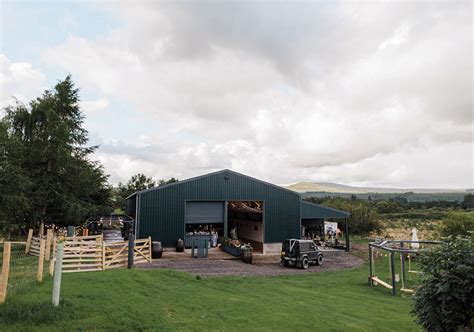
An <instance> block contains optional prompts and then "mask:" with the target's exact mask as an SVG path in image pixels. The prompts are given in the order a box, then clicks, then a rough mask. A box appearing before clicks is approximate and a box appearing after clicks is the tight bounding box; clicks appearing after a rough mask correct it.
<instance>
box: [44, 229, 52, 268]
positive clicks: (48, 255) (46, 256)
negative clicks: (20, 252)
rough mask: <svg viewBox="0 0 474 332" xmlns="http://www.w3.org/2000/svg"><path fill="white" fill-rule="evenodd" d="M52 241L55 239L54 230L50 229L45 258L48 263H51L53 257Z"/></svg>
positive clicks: (47, 232) (47, 233)
mask: <svg viewBox="0 0 474 332" xmlns="http://www.w3.org/2000/svg"><path fill="white" fill-rule="evenodd" d="M52 239H53V230H52V229H48V230H47V231H46V251H45V256H44V258H45V259H46V261H47V262H49V259H50V257H51V240H52Z"/></svg>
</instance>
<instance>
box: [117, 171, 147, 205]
mask: <svg viewBox="0 0 474 332" xmlns="http://www.w3.org/2000/svg"><path fill="white" fill-rule="evenodd" d="M155 186H156V182H155V180H153V178H152V177H149V176H146V175H145V174H141V173H138V174H135V175H133V176H132V177H131V178H130V180H128V182H127V183H126V184H122V183H121V182H119V184H118V187H117V188H116V190H115V195H114V196H115V197H114V205H115V208H117V209H120V210H122V211H124V210H125V200H126V198H127V197H128V196H130V195H131V194H133V193H135V192H137V191H140V190H144V189H149V188H152V187H155Z"/></svg>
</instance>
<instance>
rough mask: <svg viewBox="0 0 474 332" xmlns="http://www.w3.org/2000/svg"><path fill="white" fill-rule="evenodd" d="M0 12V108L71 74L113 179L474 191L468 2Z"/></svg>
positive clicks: (47, 6) (116, 5)
mask: <svg viewBox="0 0 474 332" xmlns="http://www.w3.org/2000/svg"><path fill="white" fill-rule="evenodd" d="M0 10H1V21H0V22H1V23H0V28H1V40H0V45H1V50H0V75H1V76H0V92H1V96H0V105H1V106H5V105H7V104H8V103H10V102H11V98H12V96H15V97H17V98H18V99H20V100H22V101H28V100H30V99H31V98H33V97H34V96H37V95H39V94H40V93H41V91H42V90H44V89H46V88H49V87H51V86H53V85H54V84H55V82H56V81H57V80H58V79H63V78H64V77H65V76H66V75H67V74H68V73H71V74H72V76H73V79H74V81H75V82H76V83H77V85H78V86H79V87H80V89H81V98H82V101H81V105H82V110H83V111H84V112H85V114H86V117H87V119H86V127H87V129H88V130H89V133H90V138H91V143H92V144H99V145H100V148H99V150H98V152H97V153H96V154H95V155H94V158H95V159H96V160H100V161H101V162H102V163H103V164H104V166H105V168H106V171H107V172H108V173H109V174H110V175H111V177H110V181H111V182H112V183H117V182H118V181H126V180H127V179H128V178H129V177H130V176H131V175H133V174H135V173H137V172H142V173H145V174H148V175H151V176H153V177H155V178H157V179H159V178H167V177H171V176H174V177H178V178H180V179H184V178H187V177H191V176H195V175H200V174H203V173H207V172H210V171H214V170H218V169H222V168H230V169H233V170H236V171H239V172H243V173H246V174H248V175H251V176H255V177H258V178H262V179H264V180H267V181H271V182H274V183H278V184H289V183H293V182H296V181H332V182H340V183H345V184H352V185H374V186H396V187H407V188H410V187H411V188H413V187H426V188H436V187H438V188H439V187H444V188H472V187H474V175H473V168H474V165H473V163H474V161H473V155H474V139H473V131H474V122H473V112H474V111H473V83H472V80H473V6H472V3H471V1H459V2H457V1H437V2H427V1H419V2H414V1H413V2H410V1H400V2H387V1H384V2H376V1H366V2H364V1H361V2H355V1H351V2H349V1H346V2H333V1H331V2H329V1H328V2H322V1H321V2H306V3H303V2H299V3H285V2H217V1H213V2H208V3H204V2H191V1H190V2H159V1H153V2H151V1H150V2H135V1H134V2H132V1H109V2H68V3H63V2H59V1H49V2H41V1H32V2H25V1H23V2H5V1H3V0H2V2H1V3H0Z"/></svg>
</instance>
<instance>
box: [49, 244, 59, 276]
mask: <svg viewBox="0 0 474 332" xmlns="http://www.w3.org/2000/svg"><path fill="white" fill-rule="evenodd" d="M57 247H58V241H57V239H56V237H54V238H53V253H52V255H51V260H50V261H49V275H50V276H52V275H53V274H54V263H55V261H56V250H57Z"/></svg>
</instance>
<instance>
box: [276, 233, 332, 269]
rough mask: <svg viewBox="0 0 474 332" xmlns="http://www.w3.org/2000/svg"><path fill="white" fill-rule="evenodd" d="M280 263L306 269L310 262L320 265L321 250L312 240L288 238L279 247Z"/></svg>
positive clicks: (321, 260)
mask: <svg viewBox="0 0 474 332" xmlns="http://www.w3.org/2000/svg"><path fill="white" fill-rule="evenodd" d="M281 264H283V266H290V265H291V264H292V265H295V266H296V267H299V268H302V269H307V268H308V267H309V265H310V264H316V265H322V264H323V252H322V251H321V250H320V249H319V248H318V246H317V245H316V244H315V243H314V242H313V241H312V240H298V239H288V240H285V241H283V243H282V248H281Z"/></svg>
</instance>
